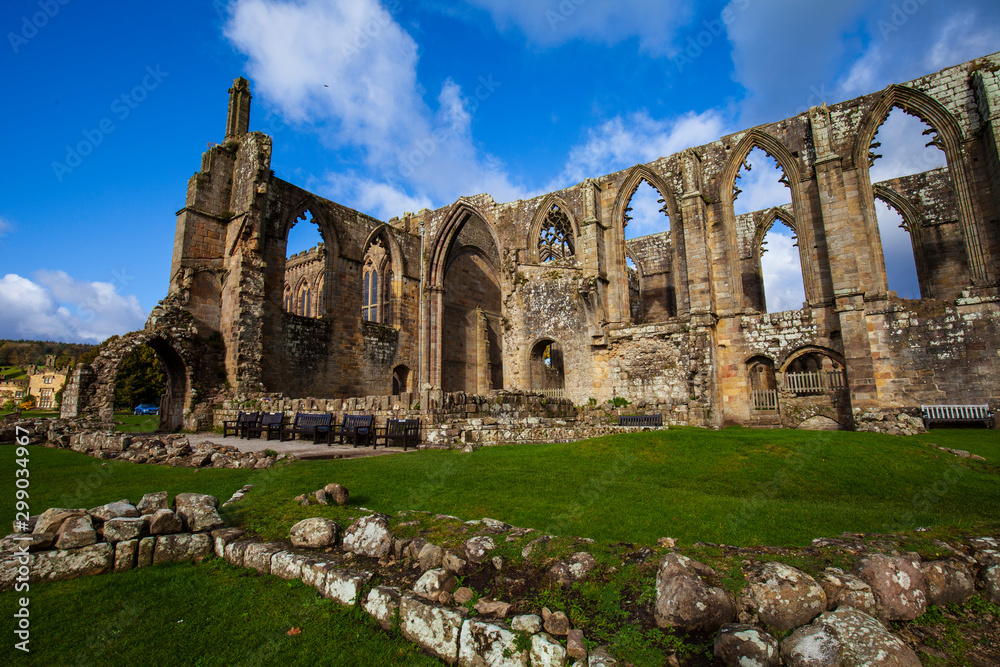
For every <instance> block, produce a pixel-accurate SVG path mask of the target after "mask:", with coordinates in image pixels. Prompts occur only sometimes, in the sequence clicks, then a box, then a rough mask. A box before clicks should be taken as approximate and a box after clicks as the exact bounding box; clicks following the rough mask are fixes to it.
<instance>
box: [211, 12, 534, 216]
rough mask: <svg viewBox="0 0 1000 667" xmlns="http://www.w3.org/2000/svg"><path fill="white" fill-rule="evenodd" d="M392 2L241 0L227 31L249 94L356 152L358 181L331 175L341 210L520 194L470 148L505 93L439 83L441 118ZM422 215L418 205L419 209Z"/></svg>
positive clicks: (396, 210)
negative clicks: (477, 121)
mask: <svg viewBox="0 0 1000 667" xmlns="http://www.w3.org/2000/svg"><path fill="white" fill-rule="evenodd" d="M400 8H401V3H400V2H399V0H388V1H387V2H386V3H384V4H383V3H381V2H379V1H378V0H298V1H296V2H289V1H287V0H237V1H236V2H235V3H234V4H233V6H232V8H231V17H230V19H229V21H228V22H227V24H226V26H225V34H226V36H227V37H228V38H229V40H230V41H231V42H232V43H233V44H234V45H235V46H236V48H237V49H239V50H240V51H241V52H243V53H244V54H245V55H246V56H247V57H248V60H249V62H248V65H247V68H248V70H249V72H250V76H251V78H252V85H253V87H254V89H255V94H257V95H258V96H260V97H261V98H263V100H264V102H265V105H270V106H272V107H274V108H276V109H278V110H279V112H280V113H281V114H282V115H283V116H285V117H286V118H288V119H290V120H292V121H293V122H297V123H300V124H305V125H309V126H312V127H313V128H314V129H315V130H316V131H317V132H318V133H320V135H321V136H322V137H323V139H324V140H325V141H326V142H328V143H330V144H331V145H332V146H333V147H334V148H343V147H353V148H357V149H360V151H361V153H362V156H363V161H364V163H365V168H366V169H365V171H367V172H368V174H381V175H384V178H383V179H382V180H381V182H379V181H376V180H374V179H373V178H372V177H371V176H370V175H368V174H364V173H362V174H359V173H357V172H350V173H347V174H340V173H338V174H326V175H324V176H323V177H322V179H321V180H322V181H323V182H324V183H325V184H326V185H327V188H328V189H329V190H330V191H332V192H336V193H338V194H340V196H341V197H344V198H343V199H341V201H342V203H345V204H347V205H349V206H354V207H355V208H358V209H360V210H362V211H365V212H367V213H373V214H377V215H379V216H381V217H389V216H393V215H400V214H402V213H403V210H413V209H414V208H419V207H420V206H434V205H441V204H444V203H447V202H450V201H454V200H455V199H456V198H458V197H459V196H461V195H468V194H475V193H479V192H489V193H490V194H492V195H493V196H494V198H496V199H497V200H499V201H505V200H509V199H517V198H519V197H521V196H523V195H524V194H525V192H524V190H523V189H522V188H521V187H520V186H519V185H517V184H516V183H513V182H512V181H511V179H510V178H509V177H508V175H507V172H506V170H505V168H504V166H503V164H501V163H499V161H498V160H496V158H494V157H492V156H490V155H488V154H486V153H483V152H482V151H480V150H479V149H478V148H477V146H476V144H475V142H474V141H473V139H472V121H473V117H474V115H475V111H476V110H477V109H478V108H479V106H480V105H482V104H487V103H488V100H489V98H490V97H491V96H492V95H494V94H495V93H496V92H497V90H498V89H500V88H501V86H502V83H501V82H498V81H496V80H495V79H494V78H493V77H492V76H484V77H480V78H479V79H478V80H477V81H474V82H469V89H468V91H463V89H462V87H461V86H459V84H458V83H456V82H455V81H452V80H450V79H449V80H446V81H445V82H444V83H443V84H442V86H441V90H440V93H439V95H438V98H437V100H436V102H437V104H436V109H433V108H431V106H430V105H429V104H427V102H425V101H424V98H423V88H422V87H421V86H420V84H419V82H418V81H417V63H418V53H417V51H418V48H417V44H416V42H415V41H414V40H413V38H412V37H411V36H410V35H409V34H407V32H406V31H405V30H403V28H402V27H401V26H400V25H399V24H398V23H397V22H396V20H395V18H394V14H395V13H396V12H398V11H399V9H400ZM418 205H419V206H418Z"/></svg>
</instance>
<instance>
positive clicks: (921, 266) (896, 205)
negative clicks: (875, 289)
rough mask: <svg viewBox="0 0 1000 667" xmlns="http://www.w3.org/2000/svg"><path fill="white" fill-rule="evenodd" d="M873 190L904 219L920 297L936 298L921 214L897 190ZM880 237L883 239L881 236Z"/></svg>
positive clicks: (876, 187)
mask: <svg viewBox="0 0 1000 667" xmlns="http://www.w3.org/2000/svg"><path fill="white" fill-rule="evenodd" d="M873 189H874V193H875V198H876V199H880V200H881V201H883V202H885V204H886V205H887V206H889V207H891V208H893V209H894V210H895V211H896V212H897V213H899V216H900V217H901V218H902V219H903V229H905V230H906V231H907V233H909V235H910V244H911V246H912V248H913V261H914V263H915V264H916V267H917V282H919V283H920V297H921V298H923V299H932V298H934V289H933V285H932V281H931V275H930V270H929V269H928V267H927V260H926V258H925V256H924V239H923V225H922V224H921V222H920V213H918V212H917V210H916V209H915V208H914V207H913V205H912V204H911V203H910V201H909V200H908V199H907V198H906V197H904V196H902V195H901V194H899V193H898V192H896V191H895V190H892V189H891V188H887V187H885V186H884V185H880V184H877V183H876V184H875V185H874V186H873ZM879 236H880V237H881V234H880V235H879ZM880 245H881V244H880ZM883 266H884V265H883Z"/></svg>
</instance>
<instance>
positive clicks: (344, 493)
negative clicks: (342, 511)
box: [323, 484, 351, 507]
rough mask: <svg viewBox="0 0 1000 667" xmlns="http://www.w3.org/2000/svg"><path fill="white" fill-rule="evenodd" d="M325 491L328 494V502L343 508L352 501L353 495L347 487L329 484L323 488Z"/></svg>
mask: <svg viewBox="0 0 1000 667" xmlns="http://www.w3.org/2000/svg"><path fill="white" fill-rule="evenodd" d="M323 491H324V493H326V498H327V500H329V501H332V502H333V503H334V504H336V505H340V506H341V507H342V506H344V505H346V504H347V503H349V502H350V500H351V493H350V492H349V491H348V490H347V487H345V486H341V485H340V484H327V485H326V486H324V487H323Z"/></svg>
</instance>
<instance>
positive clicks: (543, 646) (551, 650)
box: [515, 629, 566, 665]
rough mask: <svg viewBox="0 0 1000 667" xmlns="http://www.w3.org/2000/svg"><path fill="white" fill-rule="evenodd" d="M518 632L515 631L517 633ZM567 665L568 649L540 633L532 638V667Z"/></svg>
mask: <svg viewBox="0 0 1000 667" xmlns="http://www.w3.org/2000/svg"><path fill="white" fill-rule="evenodd" d="M516 631H517V630H516V629H515V632H516ZM565 663H566V649H565V648H563V646H562V644H560V643H559V642H557V641H556V640H555V639H553V638H552V637H551V636H550V635H548V634H546V633H544V632H539V633H537V634H534V635H532V637H531V664H532V665H563V664H565Z"/></svg>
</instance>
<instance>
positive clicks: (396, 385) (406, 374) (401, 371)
mask: <svg viewBox="0 0 1000 667" xmlns="http://www.w3.org/2000/svg"><path fill="white" fill-rule="evenodd" d="M408 391H413V390H412V389H411V388H410V368H409V366H406V365H403V364H400V365H399V366H396V367H395V368H393V369H392V395H393V396H399V395H400V394H405V393H406V392H408Z"/></svg>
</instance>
